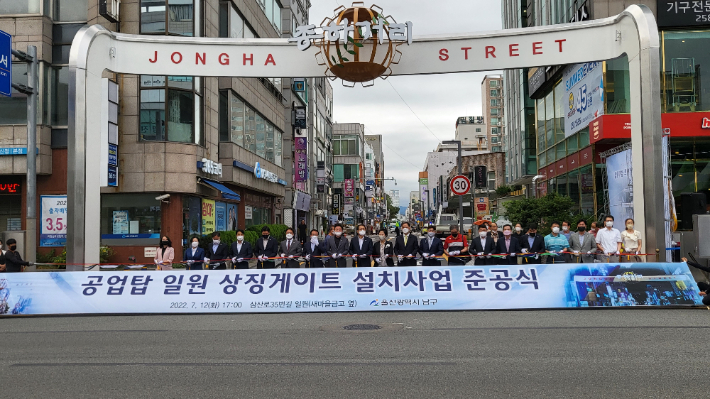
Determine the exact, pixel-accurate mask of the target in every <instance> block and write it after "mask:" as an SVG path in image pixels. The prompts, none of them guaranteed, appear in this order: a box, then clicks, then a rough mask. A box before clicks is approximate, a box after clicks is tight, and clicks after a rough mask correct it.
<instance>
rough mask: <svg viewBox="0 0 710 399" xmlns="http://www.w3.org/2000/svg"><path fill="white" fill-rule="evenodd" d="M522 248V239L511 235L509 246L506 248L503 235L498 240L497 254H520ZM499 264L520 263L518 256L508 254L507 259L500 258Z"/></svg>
mask: <svg viewBox="0 0 710 399" xmlns="http://www.w3.org/2000/svg"><path fill="white" fill-rule="evenodd" d="M521 250H522V248H521V247H520V241H518V239H517V238H515V237H513V236H512V235H511V237H510V245H509V248H506V247H505V236H501V237H500V238H498V242H497V243H496V250H495V253H497V254H512V253H516V254H518V253H520V252H521ZM498 264H499V265H517V264H518V257H517V256H510V255H507V256H506V257H505V259H504V258H499V259H498Z"/></svg>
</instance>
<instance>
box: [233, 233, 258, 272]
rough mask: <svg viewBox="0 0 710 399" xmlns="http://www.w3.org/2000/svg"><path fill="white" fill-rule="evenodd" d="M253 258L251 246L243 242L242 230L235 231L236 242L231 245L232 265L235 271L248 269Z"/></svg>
mask: <svg viewBox="0 0 710 399" xmlns="http://www.w3.org/2000/svg"><path fill="white" fill-rule="evenodd" d="M253 256H254V251H253V250H252V247H251V244H250V243H248V242H247V241H245V240H244V230H237V241H234V242H233V243H232V265H234V268H235V269H248V268H249V259H251V258H252V257H253Z"/></svg>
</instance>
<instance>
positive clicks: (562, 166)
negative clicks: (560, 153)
mask: <svg viewBox="0 0 710 399" xmlns="http://www.w3.org/2000/svg"><path fill="white" fill-rule="evenodd" d="M555 169H556V170H557V172H556V173H555V175H556V176H559V175H561V174H564V173H567V161H566V160H564V159H560V160H559V161H557V162H555Z"/></svg>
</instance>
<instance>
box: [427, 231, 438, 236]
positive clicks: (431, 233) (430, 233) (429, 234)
mask: <svg viewBox="0 0 710 399" xmlns="http://www.w3.org/2000/svg"><path fill="white" fill-rule="evenodd" d="M426 235H428V236H429V237H434V236H435V235H436V233H435V232H433V231H430V232H428V233H426Z"/></svg>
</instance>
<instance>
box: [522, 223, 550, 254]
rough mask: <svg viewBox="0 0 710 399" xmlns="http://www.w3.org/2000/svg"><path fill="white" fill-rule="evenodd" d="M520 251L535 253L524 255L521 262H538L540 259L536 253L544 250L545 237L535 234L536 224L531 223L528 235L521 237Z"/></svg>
mask: <svg viewBox="0 0 710 399" xmlns="http://www.w3.org/2000/svg"><path fill="white" fill-rule="evenodd" d="M520 244H521V245H520V246H521V247H522V250H521V252H522V253H528V252H529V253H531V254H535V255H526V256H525V257H523V263H532V264H540V263H542V259H540V256H539V255H537V253H539V252H545V239H544V238H543V237H542V236H540V235H538V234H537V224H535V223H533V224H531V225H530V227H528V236H527V237H525V238H523V242H522V243H520Z"/></svg>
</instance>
